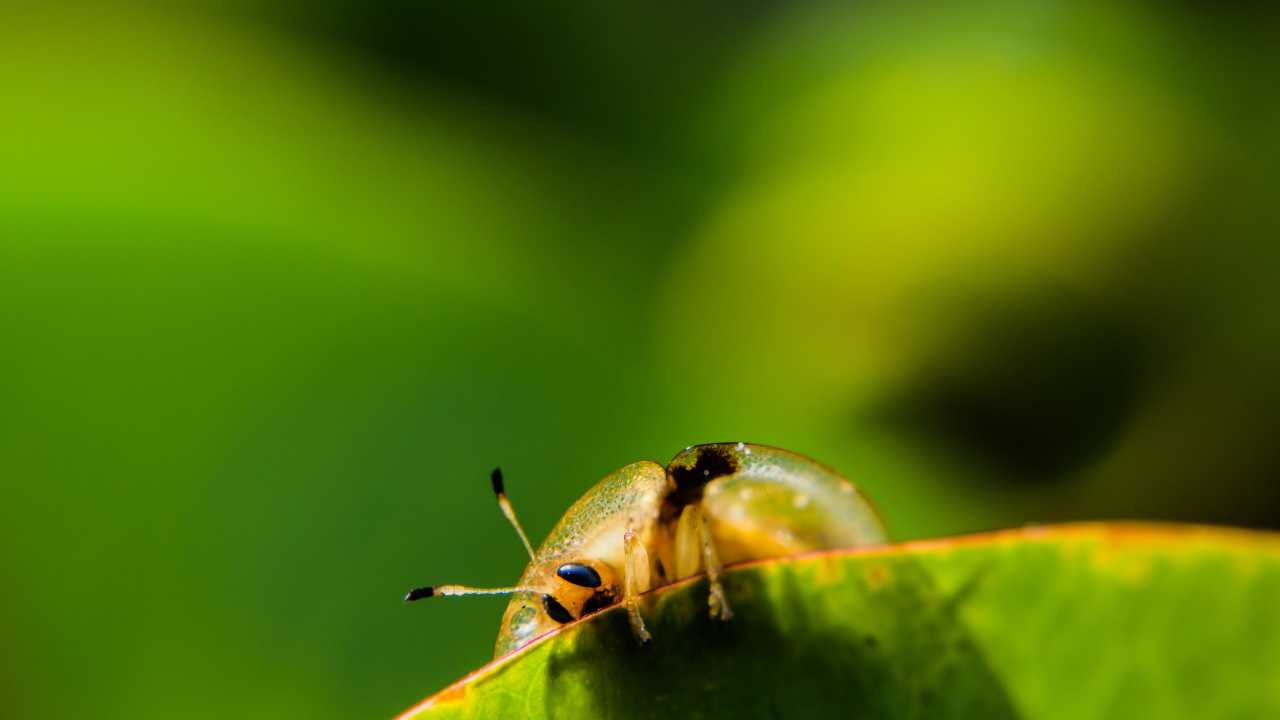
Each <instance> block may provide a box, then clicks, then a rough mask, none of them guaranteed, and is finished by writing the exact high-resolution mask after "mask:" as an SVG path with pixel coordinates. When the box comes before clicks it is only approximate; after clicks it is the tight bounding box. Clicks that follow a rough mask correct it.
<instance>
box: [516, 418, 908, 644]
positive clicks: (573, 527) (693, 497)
mask: <svg viewBox="0 0 1280 720" xmlns="http://www.w3.org/2000/svg"><path fill="white" fill-rule="evenodd" d="M688 507H697V508H700V509H701V513H702V518H703V520H702V521H703V522H705V523H706V524H707V526H708V529H709V531H710V538H711V540H712V543H713V544H714V546H715V551H716V552H717V553H718V555H719V559H720V561H721V562H724V563H734V562H741V561H744V560H757V559H763V558H770V557H779V556H783V555H790V554H793V553H797V552H803V551H806V550H819V549H826V548H836V547H863V546H869V545H879V544H882V543H884V542H885V532H884V526H883V524H882V523H881V521H880V519H879V517H878V516H877V515H876V512H875V510H874V509H873V508H872V507H871V505H870V503H869V502H868V501H867V500H866V499H865V498H864V497H863V496H862V495H861V493H859V492H858V490H857V489H856V488H855V487H854V486H853V484H852V483H850V482H849V481H848V480H846V479H845V478H843V477H841V476H840V475H839V474H838V473H837V472H835V471H834V470H832V469H831V468H828V467H826V466H825V465H822V464H820V463H817V462H815V461H813V460H810V459H809V458H806V457H804V456H802V455H798V454H796V453H792V452H788V451H786V450H781V449H778V448H772V447H766V446H763V445H750V444H746V443H715V444H709V445H697V446H693V447H689V448H687V449H685V450H684V451H682V452H680V453H678V454H677V455H676V456H675V457H674V458H672V459H671V462H670V463H668V465H667V467H666V468H665V469H664V468H663V467H662V466H661V465H659V464H657V463H655V462H651V461H641V462H637V463H632V464H630V465H627V466H626V467H623V468H621V469H619V470H617V471H615V472H613V473H610V474H609V475H607V476H606V477H605V478H604V479H603V480H601V481H600V482H598V483H597V484H596V485H595V486H594V487H592V488H591V489H590V490H588V491H587V492H586V494H584V495H583V496H582V497H581V498H580V499H579V500H578V501H577V502H575V503H574V504H573V505H572V506H571V507H570V508H569V509H568V510H567V511H566V512H565V514H564V516H563V517H561V519H560V522H559V523H557V524H556V526H555V528H553V529H552V531H551V533H550V534H549V535H548V536H547V539H546V540H545V541H544V542H543V544H542V545H541V546H540V547H539V548H538V550H537V552H536V553H535V557H534V559H533V560H532V561H530V563H529V565H528V566H527V567H526V568H525V571H524V573H523V574H522V575H521V577H520V582H519V583H518V585H519V586H520V587H522V588H528V589H529V590H531V591H532V592H520V593H517V594H515V595H513V596H512V598H511V602H510V603H509V604H508V605H507V609H506V612H505V613H504V615H503V618H502V625H501V627H500V629H499V632H498V639H497V642H496V644H495V646H494V656H495V657H498V656H501V655H505V654H507V653H508V652H511V651H513V650H516V649H518V648H520V647H522V646H523V645H525V644H527V643H528V642H530V641H531V640H533V639H534V638H535V637H537V636H539V635H541V634H543V633H544V632H547V631H549V630H551V629H553V628H555V627H557V626H559V625H560V623H559V622H557V621H556V620H555V619H553V618H552V617H551V616H550V615H549V614H548V611H547V608H546V605H545V603H546V602H548V601H547V600H546V597H547V596H549V597H550V598H552V600H551V602H554V603H556V604H558V605H559V606H560V607H559V608H553V610H554V611H555V614H557V615H561V613H560V612H559V611H560V610H561V609H563V610H565V611H567V612H568V614H569V615H571V616H572V617H574V618H577V617H581V616H582V615H585V614H587V613H589V612H592V611H594V610H597V609H600V608H603V607H607V606H609V605H612V604H615V603H617V602H619V601H620V600H621V599H622V596H623V592H624V585H623V583H624V575H625V573H626V571H627V566H626V541H625V538H626V536H627V533H628V532H631V533H632V534H633V535H634V539H635V541H636V542H637V543H638V546H639V548H638V553H639V557H638V559H636V560H634V561H633V562H635V563H638V564H637V565H635V566H633V569H634V570H635V571H636V572H635V575H636V577H635V578H634V580H635V581H636V587H635V590H636V591H637V592H645V591H647V590H650V589H652V588H654V587H659V586H661V585H664V584H667V583H670V582H673V581H675V580H679V579H681V578H680V577H677V575H678V574H679V573H678V572H677V571H676V568H677V565H678V564H679V565H681V566H684V567H687V566H688V565H689V563H688V562H686V561H685V560H684V559H681V558H677V557H676V554H677V552H679V550H678V549H677V538H678V535H679V532H680V522H681V517H682V515H687V513H686V512H684V511H685V509H686V508H688ZM686 522H687V520H686ZM566 563H575V564H582V565H587V566H588V567H590V568H591V569H593V570H595V572H596V574H598V575H599V576H600V578H601V582H600V584H599V587H595V588H589V587H582V586H579V585H575V584H573V583H571V582H567V581H566V580H565V579H564V578H563V577H561V576H559V575H557V569H558V568H560V566H561V565H564V564H566ZM699 569H700V568H699ZM562 617H563V615H562Z"/></svg>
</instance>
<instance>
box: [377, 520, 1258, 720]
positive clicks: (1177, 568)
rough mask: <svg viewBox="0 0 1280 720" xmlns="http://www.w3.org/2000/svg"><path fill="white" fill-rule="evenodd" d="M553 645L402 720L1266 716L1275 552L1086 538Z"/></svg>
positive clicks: (952, 545) (689, 609) (654, 598)
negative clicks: (639, 639) (714, 616)
mask: <svg viewBox="0 0 1280 720" xmlns="http://www.w3.org/2000/svg"><path fill="white" fill-rule="evenodd" d="M726 583H727V589H728V592H729V597H730V598H731V601H732V602H733V608H734V612H735V613H736V616H735V618H734V619H733V620H732V621H731V622H729V623H720V622H717V621H712V620H710V619H709V618H708V617H707V613H706V585H705V582H704V581H702V580H700V579H699V580H696V581H693V582H685V583H680V584H677V585H674V586H670V587H667V588H663V589H661V590H659V591H657V592H654V593H651V594H650V595H648V596H647V598H646V599H647V602H646V606H645V610H644V614H645V617H646V620H647V622H648V624H649V627H650V629H651V630H652V631H653V635H654V641H653V642H652V643H651V644H650V645H648V646H644V647H641V646H637V645H636V644H635V643H634V641H633V640H632V638H631V636H630V633H629V632H628V627H627V620H626V616H625V614H624V613H623V612H622V611H621V610H620V609H619V608H616V607H615V608H613V609H611V610H608V611H605V612H602V613H600V614H598V615H594V616H592V617H590V618H588V619H586V620H584V621H580V622H577V623H573V624H571V625H568V626H565V627H564V628H562V629H561V630H560V631H558V632H554V633H550V634H548V635H547V636H546V637H544V638H542V639H541V640H539V641H538V642H535V643H534V644H532V645H530V646H528V647H527V648H525V649H524V650H523V651H521V652H518V653H515V654H513V655H509V656H507V657H505V658H502V659H500V660H498V661H496V662H494V663H492V664H490V665H487V666H485V667H484V668H482V669H480V670H478V671H477V672H475V673H473V674H472V675H470V676H468V677H467V678H465V679H463V680H462V681H460V682H458V683H457V684H455V685H453V686H451V687H449V688H447V689H446V690H444V691H442V692H440V693H438V694H437V695H435V696H433V697H431V698H428V699H427V700H426V701H424V702H423V703H422V704H420V705H418V706H417V707H415V708H413V709H411V710H410V711H408V712H407V713H405V714H404V715H403V716H402V717H403V718H404V720H408V719H411V718H412V719H415V720H427V719H429V718H498V717H530V718H540V717H610V718H671V717H733V718H741V717H808V718H812V717H841V718H849V717H868V718H907V717H982V718H1002V717H1003V718H1011V717H1035V718H1057V717H1062V718H1088V717H1165V718H1167V717H1241V718H1243V717H1271V716H1274V715H1276V714H1277V713H1278V712H1280V684H1277V683H1275V682H1273V680H1274V678H1276V677H1280V614H1277V613H1276V611H1275V610H1276V608H1277V607H1280V537H1277V536H1275V535H1268V534H1262V533H1250V532H1244V531H1233V530H1223V529H1211V528H1204V527H1194V526H1168V525H1140V524H1120V525H1107V524H1079V525H1063V526H1047V527H1039V528H1026V529H1021V530H1013V531H1003V532H997V533H991V534H984V535H976V536H970V537H963V538H958V539H948V540H940V541H929V542H919V543H908V544H905V545H898V546H890V547H886V548H880V549H872V550H870V551H867V550H863V551H836V552H826V553H816V554H810V555H805V556H799V557H793V558H786V559H781V560H773V561H764V562H758V563H753V564H748V565H745V566H740V567H738V568H736V569H734V570H732V571H731V572H729V573H728V575H727V578H726Z"/></svg>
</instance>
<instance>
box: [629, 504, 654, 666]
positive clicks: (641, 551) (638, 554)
mask: <svg viewBox="0 0 1280 720" xmlns="http://www.w3.org/2000/svg"><path fill="white" fill-rule="evenodd" d="M623 554H624V557H625V564H626V567H625V568H624V569H623V573H622V575H623V578H622V604H623V606H625V607H626V608H627V619H628V620H630V621H631V633H632V634H633V635H635V637H636V641H637V642H640V643H647V642H649V640H650V639H651V636H650V635H649V631H648V630H646V629H645V627H644V618H642V617H640V593H642V592H644V591H645V590H648V589H649V553H648V551H646V550H645V548H644V545H643V544H642V543H641V542H640V538H639V537H637V536H636V531H635V528H634V527H633V526H632V525H631V524H628V525H627V530H626V534H625V535H623Z"/></svg>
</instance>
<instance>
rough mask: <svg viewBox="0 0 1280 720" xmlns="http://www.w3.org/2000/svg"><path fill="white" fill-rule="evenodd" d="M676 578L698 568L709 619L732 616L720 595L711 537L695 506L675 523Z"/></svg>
mask: <svg viewBox="0 0 1280 720" xmlns="http://www.w3.org/2000/svg"><path fill="white" fill-rule="evenodd" d="M675 559H676V577H677V578H683V577H689V576H690V575H694V574H696V573H697V572H698V570H699V569H700V568H705V569H706V571H707V582H708V583H709V584H710V586H711V588H710V596H709V597H708V598H707V604H708V605H709V606H710V611H711V617H713V618H720V619H721V620H728V619H730V618H732V617H733V612H732V611H731V610H730V609H729V601H728V600H726V599H725V596H724V583H723V581H722V580H721V576H722V575H723V570H724V567H723V566H722V565H721V564H720V556H719V555H717V554H716V546H715V542H714V540H712V538H711V527H710V525H709V524H708V523H707V520H706V516H705V514H704V513H703V512H702V506H701V505H699V504H693V505H686V506H685V507H684V510H682V511H681V512H680V520H679V522H678V523H676V537H675Z"/></svg>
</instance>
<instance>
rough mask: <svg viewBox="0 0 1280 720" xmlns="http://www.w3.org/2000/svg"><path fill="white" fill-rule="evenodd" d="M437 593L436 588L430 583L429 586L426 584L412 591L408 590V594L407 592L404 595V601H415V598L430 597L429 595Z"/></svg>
mask: <svg viewBox="0 0 1280 720" xmlns="http://www.w3.org/2000/svg"><path fill="white" fill-rule="evenodd" d="M435 594H436V589H435V588H434V587H432V586H431V585H428V586H426V587H420V588H414V589H412V590H410V591H409V592H408V594H406V595H405V596H404V601H405V602H413V601H414V600H421V599H422V598H429V597H431V596H432V595H435Z"/></svg>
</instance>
